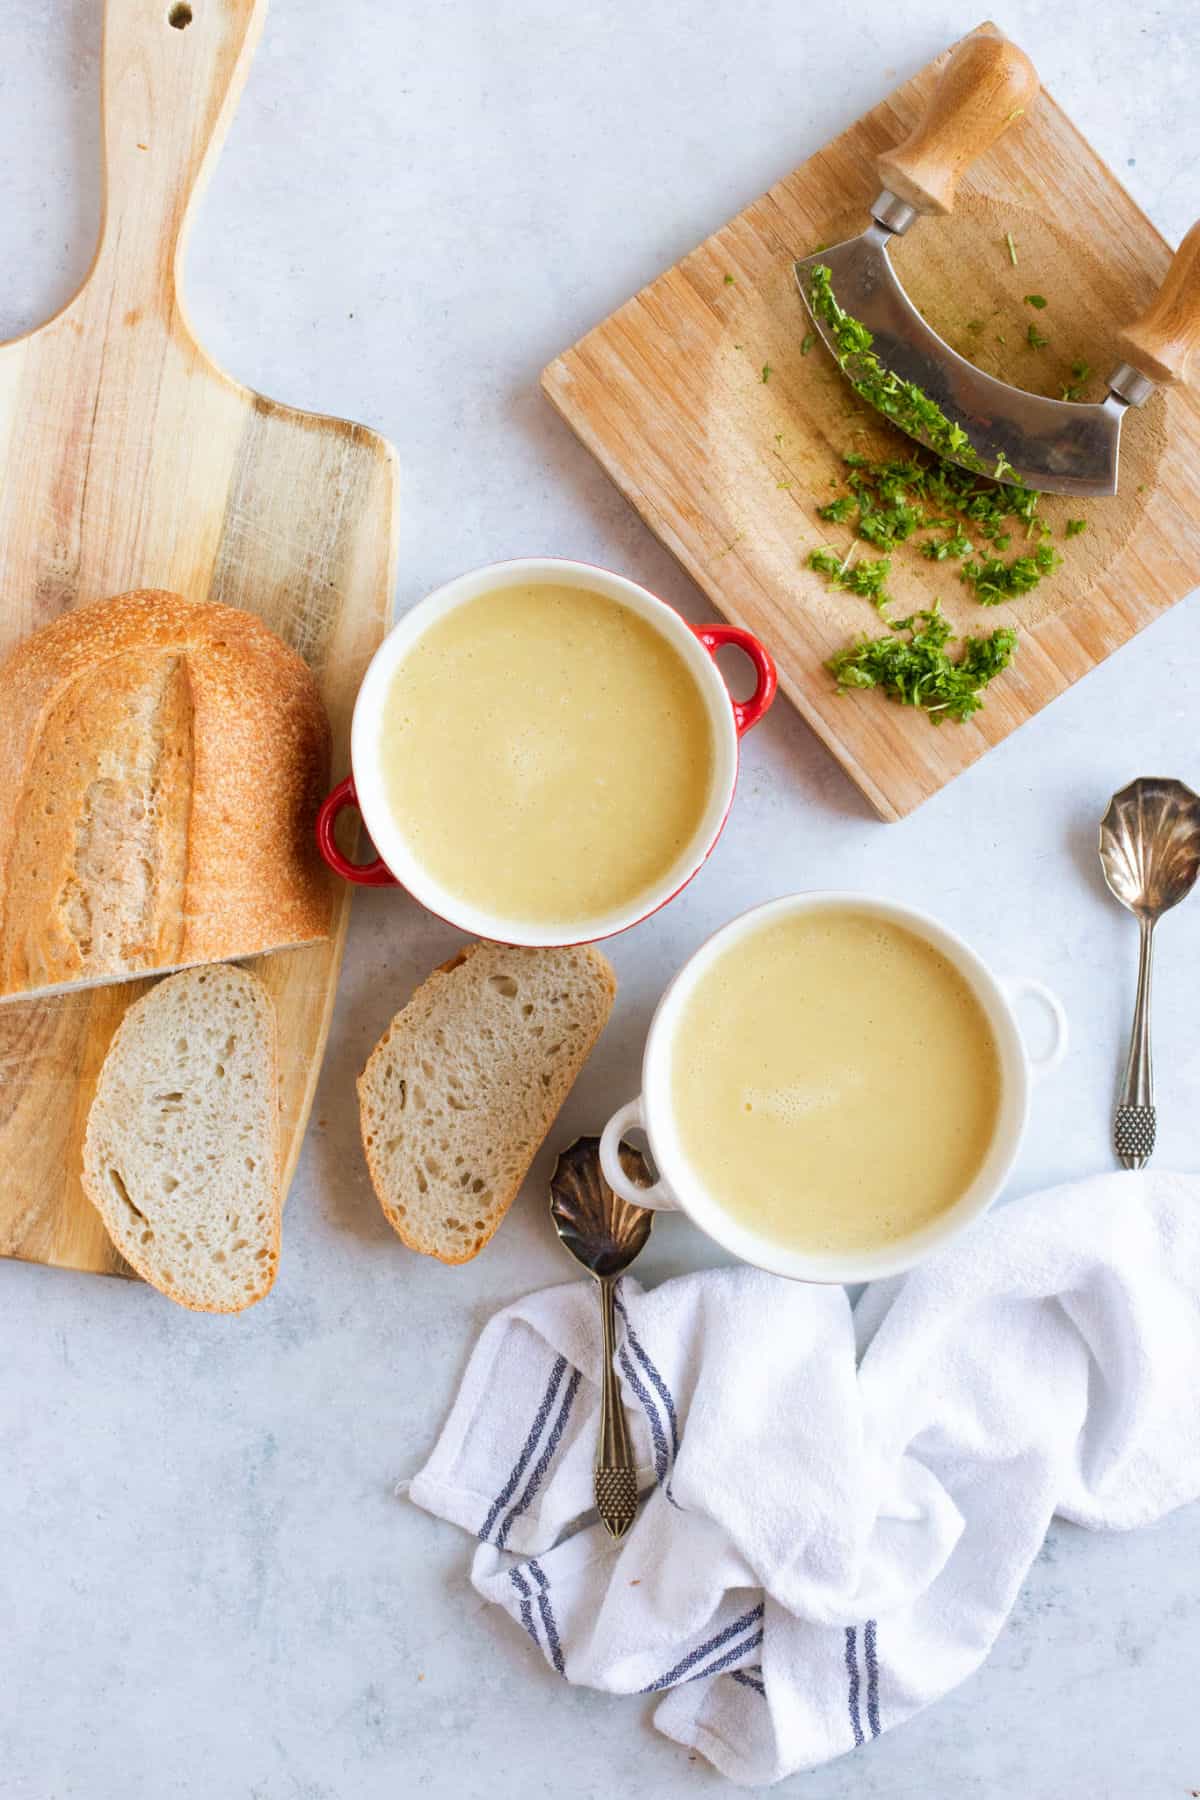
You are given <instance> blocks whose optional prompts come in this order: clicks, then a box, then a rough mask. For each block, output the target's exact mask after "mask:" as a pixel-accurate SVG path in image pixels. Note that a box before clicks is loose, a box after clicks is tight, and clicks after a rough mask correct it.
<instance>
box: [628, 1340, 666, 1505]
mask: <svg viewBox="0 0 1200 1800" xmlns="http://www.w3.org/2000/svg"><path fill="white" fill-rule="evenodd" d="M618 1361H619V1362H620V1364H621V1368H622V1370H623V1371H624V1374H625V1379H626V1381H627V1382H628V1383H629V1385H630V1387H631V1388H632V1389H633V1391H634V1393H635V1394H636V1395H637V1397H638V1399H639V1400H640V1401H641V1403H642V1410H643V1411H644V1412H645V1414H646V1418H647V1420H648V1421H649V1424H650V1436H651V1437H652V1438H653V1440H654V1479H655V1480H656V1481H657V1483H658V1485H659V1487H661V1486H662V1484H663V1482H664V1481H665V1480H666V1479H667V1469H668V1460H669V1459H668V1453H667V1439H666V1435H665V1433H664V1431H663V1428H662V1420H661V1419H660V1418H659V1416H658V1409H657V1407H656V1406H655V1404H654V1402H653V1400H652V1399H651V1398H650V1395H649V1392H648V1391H647V1388H646V1385H645V1383H644V1382H643V1381H642V1379H641V1377H640V1376H639V1374H638V1372H637V1370H636V1369H635V1368H634V1366H633V1364H632V1363H631V1362H630V1360H629V1352H628V1350H626V1348H625V1346H624V1344H622V1345H621V1348H620V1351H619V1353H618Z"/></svg>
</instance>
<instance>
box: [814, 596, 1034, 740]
mask: <svg viewBox="0 0 1200 1800" xmlns="http://www.w3.org/2000/svg"><path fill="white" fill-rule="evenodd" d="M949 641H950V624H949V621H948V620H947V619H946V617H945V615H944V614H943V613H942V611H941V608H940V607H938V606H936V605H935V606H934V607H933V609H932V611H929V612H919V613H913V614H912V616H911V617H910V618H907V619H898V620H897V621H896V622H895V624H894V625H893V626H892V629H891V630H890V631H889V632H887V633H885V634H884V636H882V637H877V638H867V637H864V638H860V639H859V640H858V641H857V643H854V644H849V645H847V647H846V649H844V650H839V651H838V653H837V655H836V656H833V657H831V658H830V661H829V670H830V673H831V674H832V675H833V677H834V679H835V680H836V682H837V684H838V687H839V689H840V690H842V691H845V690H846V689H848V688H874V687H878V688H882V689H883V691H884V693H886V694H888V695H889V696H890V697H891V698H892V699H893V700H898V701H899V702H900V704H901V705H902V706H918V707H920V708H921V709H922V710H923V711H924V712H927V713H928V714H929V716H930V718H931V719H932V720H933V722H934V724H935V725H940V724H941V722H942V720H943V719H955V720H957V721H958V722H959V723H960V724H961V723H962V721H963V720H964V719H969V718H970V716H971V714H972V713H974V712H978V710H979V708H980V707H981V706H982V705H983V701H982V699H981V698H980V694H981V690H982V689H983V688H985V687H986V686H987V684H988V682H989V681H991V680H992V679H993V678H994V677H995V676H996V675H998V674H999V673H1000V672H1001V670H1002V669H1006V668H1007V667H1008V665H1009V663H1010V662H1011V660H1012V653H1013V651H1014V649H1015V648H1016V643H1017V634H1016V632H1015V631H1013V630H1011V629H1010V628H1009V627H1007V626H1001V627H1000V628H999V630H997V631H993V632H991V633H990V634H989V635H988V636H987V637H968V638H965V639H964V640H963V646H962V651H961V653H960V655H959V656H958V659H957V660H954V659H953V658H951V657H950V656H949V655H947V653H946V645H947V643H948V642H949Z"/></svg>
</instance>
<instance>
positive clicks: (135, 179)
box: [91, 0, 266, 307]
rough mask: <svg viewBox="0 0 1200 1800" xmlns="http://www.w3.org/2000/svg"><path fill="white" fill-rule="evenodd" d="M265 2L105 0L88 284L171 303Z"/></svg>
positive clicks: (138, 299)
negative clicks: (94, 235)
mask: <svg viewBox="0 0 1200 1800" xmlns="http://www.w3.org/2000/svg"><path fill="white" fill-rule="evenodd" d="M265 13H266V0H107V4H106V6H105V10H104V53H103V79H102V108H103V133H104V219H103V224H102V226H101V231H100V244H99V248H98V249H97V252H96V262H95V265H94V267H93V270H92V276H91V279H93V280H95V279H100V280H104V281H106V282H107V283H108V285H110V286H111V288H112V290H113V292H114V294H115V295H116V296H117V298H118V299H119V300H127V301H128V302H129V303H130V304H131V305H134V304H141V305H155V304H159V303H161V304H163V305H165V306H167V307H170V306H171V305H174V304H175V303H176V302H177V298H178V295H177V279H178V269H179V265H180V261H181V258H182V253H183V248H184V244H185V241H186V236H187V230H188V225H189V223H190V220H191V216H192V212H193V210H194V201H195V199H196V197H197V195H198V194H199V193H200V191H201V189H202V187H203V185H204V182H205V179H206V177H207V176H208V173H209V171H210V169H211V168H212V166H213V163H214V162H215V161H216V157H217V153H218V151H219V150H220V147H221V143H222V141H223V139H224V136H225V133H226V131H227V129H228V127H229V121H230V119H231V118H232V117H233V110H234V107H235V106H236V104H237V99H238V95H239V94H240V92H241V88H242V83H243V81H244V80H245V76H246V70H247V68H248V67H249V64H250V58H251V56H252V54H253V51H254V46H255V44H256V42H257V40H258V34H259V32H260V30H261V29H262V22H263V18H264V15H265Z"/></svg>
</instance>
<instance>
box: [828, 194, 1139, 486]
mask: <svg viewBox="0 0 1200 1800" xmlns="http://www.w3.org/2000/svg"><path fill="white" fill-rule="evenodd" d="M891 237H892V233H891V232H889V231H887V230H885V229H884V227H883V226H881V225H879V224H872V225H871V226H869V227H868V229H867V230H866V231H864V232H863V233H862V235H861V236H859V237H856V238H851V239H849V240H848V242H846V243H844V244H835V245H833V246H832V248H830V249H828V250H820V251H818V252H817V253H816V255H814V256H808V257H805V258H804V259H803V261H801V262H798V263H797V264H796V265H795V267H796V282H797V285H798V287H799V289H800V294H801V297H802V298H803V300H804V304H805V306H806V307H807V308H808V311H809V314H810V316H811V318H812V321H813V324H814V325H815V327H816V329H817V331H818V332H819V333H820V335H821V337H822V339H823V341H824V342H825V344H826V345H827V346H828V347H829V349H830V350H831V351H833V353H834V354H835V355H836V354H837V351H836V347H835V345H834V343H833V339H832V336H831V334H830V330H829V327H828V325H826V323H825V321H824V320H823V319H821V318H818V316H817V314H816V313H815V312H814V311H813V306H812V298H811V294H810V291H809V281H810V278H811V271H812V270H813V269H814V268H816V267H817V266H818V265H820V264H822V263H823V264H824V265H825V267H826V268H827V269H828V270H829V272H830V277H831V281H832V286H833V292H834V294H835V296H836V298H837V301H838V304H839V305H840V306H841V307H842V308H844V310H845V311H846V312H847V313H849V314H850V316H851V317H852V318H854V319H858V320H860V321H861V323H862V324H864V325H865V326H866V327H867V329H868V331H870V333H871V335H872V337H873V338H874V345H873V349H874V353H875V355H877V356H878V358H879V360H880V362H881V363H883V365H884V367H885V368H887V369H890V370H891V371H892V372H893V373H894V374H896V375H898V376H899V377H900V378H901V379H902V380H904V381H912V382H915V383H916V385H917V386H918V387H919V388H920V389H921V390H922V391H923V392H924V393H925V394H927V395H928V396H929V398H930V399H931V400H932V401H934V402H935V403H936V405H938V406H939V407H940V408H941V410H942V412H943V413H945V415H946V417H947V418H948V419H949V420H950V421H951V422H952V423H953V424H957V425H961V426H962V429H963V430H964V431H965V432H966V434H967V438H968V440H969V442H970V445H971V448H972V450H973V451H974V452H975V457H976V458H978V461H975V460H974V459H972V458H970V457H968V458H967V459H966V460H965V461H964V463H963V466H964V467H965V468H972V469H979V470H980V471H981V472H988V473H990V471H991V470H992V469H994V468H995V467H996V464H997V461H998V459H999V458H1000V457H1001V456H1003V457H1004V458H1005V459H1006V460H1007V462H1008V464H1009V466H1010V467H1011V469H1012V478H1019V479H1020V480H1021V481H1022V482H1024V483H1025V485H1026V486H1027V487H1031V488H1039V489H1041V490H1043V491H1045V492H1047V493H1052V494H1085V495H1087V494H1091V495H1104V494H1115V493H1116V491H1117V464H1118V456H1119V451H1120V443H1121V421H1122V419H1123V418H1124V416H1125V411H1126V407H1125V403H1124V402H1123V401H1121V400H1119V399H1118V398H1117V397H1116V395H1115V394H1109V395H1108V397H1107V399H1105V400H1104V401H1102V402H1099V403H1089V404H1083V403H1078V402H1075V401H1068V400H1049V399H1046V398H1045V397H1044V396H1043V395H1041V394H1027V393H1026V392H1025V391H1024V389H1023V388H1017V387H1010V386H1009V385H1008V383H1007V382H1004V381H997V380H996V379H995V378H994V376H991V375H985V374H984V373H983V372H982V370H980V369H977V368H976V367H975V366H974V364H973V363H969V362H968V361H967V360H966V358H965V357H962V356H959V354H958V352H957V351H956V350H952V349H951V348H950V346H949V344H948V343H946V341H945V339H944V338H940V337H939V336H938V334H937V332H936V331H934V330H933V328H932V326H930V325H928V324H927V323H926V321H925V320H924V319H923V318H922V317H921V315H920V313H919V312H918V311H917V309H916V307H915V306H914V305H913V304H912V301H911V300H910V299H909V298H908V295H907V294H906V293H905V292H904V289H903V287H902V286H901V285H900V281H899V278H898V276H897V275H896V271H895V270H894V269H893V267H892V264H891V259H890V257H889V256H888V244H889V242H890V240H891ZM892 422H893V423H894V422H895V421H892ZM909 435H910V436H913V437H916V438H917V440H918V441H919V442H921V443H927V442H928V440H927V439H926V438H925V437H923V436H922V434H921V433H920V432H916V431H914V432H911V433H910V434H909ZM931 447H932V446H931ZM950 460H951V461H955V460H958V459H956V458H951V459H950ZM1002 466H1003V465H1002Z"/></svg>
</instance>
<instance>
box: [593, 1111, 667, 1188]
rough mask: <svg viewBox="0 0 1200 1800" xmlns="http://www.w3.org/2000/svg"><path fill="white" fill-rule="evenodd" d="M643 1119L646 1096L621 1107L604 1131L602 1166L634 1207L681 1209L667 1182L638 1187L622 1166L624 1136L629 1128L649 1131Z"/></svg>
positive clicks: (602, 1133)
mask: <svg viewBox="0 0 1200 1800" xmlns="http://www.w3.org/2000/svg"><path fill="white" fill-rule="evenodd" d="M645 1128H646V1127H645V1123H644V1121H643V1119H642V1097H641V1095H640V1094H639V1095H638V1097H637V1099H636V1100H630V1101H628V1102H627V1103H626V1105H624V1106H622V1107H619V1108H618V1110H617V1111H616V1112H615V1113H614V1114H613V1116H612V1118H611V1119H610V1120H609V1121H608V1124H607V1125H606V1126H605V1127H604V1130H603V1131H602V1132H601V1134H600V1167H601V1168H602V1169H603V1171H604V1179H605V1181H607V1183H608V1185H609V1187H610V1188H611V1189H612V1191H613V1193H614V1194H620V1196H621V1198H622V1200H628V1202H629V1204H630V1205H631V1206H644V1207H646V1208H647V1209H648V1210H649V1211H650V1212H677V1211H678V1209H679V1202H678V1200H676V1198H675V1196H674V1194H673V1193H672V1192H671V1190H670V1188H669V1187H668V1186H667V1184H666V1182H665V1181H656V1182H655V1183H654V1185H653V1187H638V1185H637V1183H636V1182H634V1181H630V1179H629V1177H628V1175H627V1174H626V1173H625V1171H624V1169H623V1168H622V1167H621V1139H622V1138H623V1137H624V1136H625V1133H626V1132H627V1131H637V1130H639V1129H640V1130H642V1131H644V1130H645Z"/></svg>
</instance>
